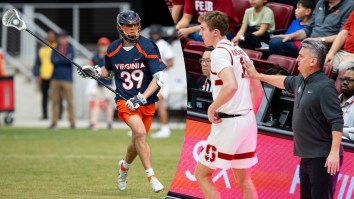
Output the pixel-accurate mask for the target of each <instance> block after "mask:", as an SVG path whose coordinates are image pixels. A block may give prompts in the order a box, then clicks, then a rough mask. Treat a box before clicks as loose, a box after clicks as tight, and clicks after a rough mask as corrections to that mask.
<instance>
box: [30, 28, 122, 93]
mask: <svg viewBox="0 0 354 199" xmlns="http://www.w3.org/2000/svg"><path fill="white" fill-rule="evenodd" d="M26 31H27V32H28V33H29V34H31V35H32V36H34V37H35V38H37V39H38V40H39V41H41V42H42V43H43V44H45V45H47V46H48V47H49V48H51V49H52V50H54V51H55V52H56V53H58V54H59V55H61V56H62V57H64V58H65V59H66V60H68V61H69V62H70V63H72V64H73V65H75V66H76V67H78V68H80V69H82V68H81V66H79V65H78V64H77V63H75V62H73V61H72V60H70V59H69V58H67V57H66V56H65V55H63V54H61V53H60V52H59V51H58V50H57V49H55V48H53V46H51V45H50V44H48V43H47V42H46V41H44V40H43V39H41V38H39V37H38V36H37V35H36V34H34V33H33V32H32V31H30V30H28V29H26ZM82 71H83V72H84V73H85V74H87V75H88V76H90V77H92V78H93V79H94V80H96V81H97V82H98V83H100V84H101V85H102V86H104V87H106V88H107V89H109V90H110V91H112V92H113V93H114V94H116V95H118V96H119V97H121V98H122V99H124V100H127V99H125V98H124V97H123V96H122V95H121V94H119V93H118V92H116V91H115V90H114V89H113V88H111V87H109V86H107V85H106V84H105V83H103V82H102V81H101V80H99V79H98V78H97V77H95V76H94V75H92V74H90V73H86V72H85V71H84V70H82Z"/></svg>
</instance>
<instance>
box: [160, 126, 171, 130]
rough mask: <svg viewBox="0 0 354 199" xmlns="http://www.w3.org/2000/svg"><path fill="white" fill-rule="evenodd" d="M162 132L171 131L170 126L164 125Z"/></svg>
mask: <svg viewBox="0 0 354 199" xmlns="http://www.w3.org/2000/svg"><path fill="white" fill-rule="evenodd" d="M161 130H162V131H169V130H170V127H169V126H168V124H164V125H161Z"/></svg>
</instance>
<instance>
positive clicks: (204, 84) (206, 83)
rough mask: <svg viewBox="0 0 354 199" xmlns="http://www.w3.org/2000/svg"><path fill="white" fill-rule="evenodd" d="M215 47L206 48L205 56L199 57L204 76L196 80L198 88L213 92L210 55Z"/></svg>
mask: <svg viewBox="0 0 354 199" xmlns="http://www.w3.org/2000/svg"><path fill="white" fill-rule="evenodd" d="M213 50H214V47H212V46H208V47H206V48H205V50H204V53H203V57H202V58H200V59H199V63H200V65H201V66H202V72H203V76H201V77H200V78H199V79H198V80H197V82H196V88H197V89H200V90H203V91H208V92H211V82H210V62H211V60H210V55H211V51H213Z"/></svg>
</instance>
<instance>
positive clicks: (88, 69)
mask: <svg viewBox="0 0 354 199" xmlns="http://www.w3.org/2000/svg"><path fill="white" fill-rule="evenodd" d="M76 70H77V72H78V73H79V75H80V76H81V77H82V78H86V79H92V77H91V76H90V75H88V74H91V75H92V76H94V77H101V74H102V69H101V68H100V67H99V66H98V65H96V66H83V67H82V68H81V69H80V68H77V69H76Z"/></svg>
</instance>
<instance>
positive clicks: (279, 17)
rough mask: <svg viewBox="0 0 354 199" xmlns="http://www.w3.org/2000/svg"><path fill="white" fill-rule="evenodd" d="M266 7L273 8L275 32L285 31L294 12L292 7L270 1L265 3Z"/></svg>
mask: <svg viewBox="0 0 354 199" xmlns="http://www.w3.org/2000/svg"><path fill="white" fill-rule="evenodd" d="M266 5H267V7H269V8H270V9H272V10H273V13H274V21H275V31H274V32H276V33H281V32H285V31H286V29H288V27H289V25H290V21H291V17H292V15H293V12H294V7H293V6H291V5H286V4H281V3H275V2H270V3H267V4H266Z"/></svg>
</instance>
